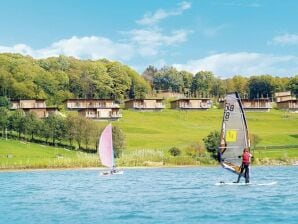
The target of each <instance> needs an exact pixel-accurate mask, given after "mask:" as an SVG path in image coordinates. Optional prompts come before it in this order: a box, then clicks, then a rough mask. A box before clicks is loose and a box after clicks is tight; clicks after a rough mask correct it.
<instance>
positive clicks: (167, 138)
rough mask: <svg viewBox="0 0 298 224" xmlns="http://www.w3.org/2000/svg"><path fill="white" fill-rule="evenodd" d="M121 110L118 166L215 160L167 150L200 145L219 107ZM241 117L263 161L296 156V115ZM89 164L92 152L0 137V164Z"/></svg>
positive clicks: (214, 125)
mask: <svg viewBox="0 0 298 224" xmlns="http://www.w3.org/2000/svg"><path fill="white" fill-rule="evenodd" d="M122 113H123V118H121V119H120V120H119V121H114V122H113V125H117V126H119V127H120V128H121V129H122V130H123V132H124V134H125V136H126V149H125V150H124V153H123V156H122V158H120V159H118V161H117V162H118V164H119V165H122V166H135V165H149V166H150V165H164V164H166V165H170V164H176V165H177V164H178V165H179V164H180V165H187V164H188V165H198V164H215V162H213V161H211V160H210V159H209V157H208V155H206V158H200V159H199V160H195V159H193V158H190V157H189V156H186V154H185V153H182V155H181V156H180V157H172V156H170V155H169V154H168V153H167V151H168V150H169V149H170V148H171V147H173V146H175V147H178V148H179V149H181V150H182V152H183V151H184V150H185V149H186V148H189V147H190V146H191V145H193V144H200V145H201V146H203V142H202V139H203V138H204V137H206V136H207V135H208V134H209V133H210V132H211V131H215V130H217V131H220V128H221V120H222V113H223V111H222V110H220V109H211V110H208V111H175V110H164V111H162V112H136V111H129V110H124V111H122ZM246 116H247V123H248V127H249V132H250V134H254V135H257V136H258V138H259V139H260V141H259V143H258V144H257V148H258V149H257V150H255V157H256V159H257V162H258V163H261V164H264V163H267V162H266V159H270V160H273V159H277V160H279V161H283V160H284V161H288V159H289V158H290V159H293V161H295V160H296V159H298V147H297V145H298V114H290V113H285V112H282V111H278V110H272V111H270V112H269V113H261V112H247V113H246ZM106 124H107V122H98V125H99V126H102V127H103V126H105V125H106ZM295 145H296V147H295ZM207 157H208V158H207ZM268 164H269V163H268ZM90 166H98V158H97V155H94V154H87V153H82V152H77V151H69V150H66V149H61V148H54V147H48V146H43V145H38V144H33V143H24V142H20V141H16V140H8V141H6V140H3V139H2V140H0V168H50V167H51V168H53V167H90Z"/></svg>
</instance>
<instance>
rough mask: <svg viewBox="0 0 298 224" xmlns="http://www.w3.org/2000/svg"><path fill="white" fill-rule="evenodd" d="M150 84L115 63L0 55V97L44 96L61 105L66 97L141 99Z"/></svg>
mask: <svg viewBox="0 0 298 224" xmlns="http://www.w3.org/2000/svg"><path fill="white" fill-rule="evenodd" d="M149 92H150V85H149V84H148V82H146V81H145V80H144V79H143V78H142V77H141V76H140V75H139V74H138V73H137V72H136V71H134V70H133V69H131V68H129V67H128V66H126V65H123V64H121V63H119V62H113V61H108V60H105V59H103V60H97V61H91V60H78V59H75V58H73V57H66V56H59V57H51V58H47V59H39V60H37V59H33V58H32V57H30V56H23V55H20V54H11V53H2V54H0V96H6V97H7V98H10V99H20V98H22V99H36V98H38V99H46V100H47V104H48V105H61V104H62V102H63V101H64V100H65V99H69V98H109V99H114V100H115V101H122V100H123V99H125V98H144V97H145V96H146V94H148V93H149Z"/></svg>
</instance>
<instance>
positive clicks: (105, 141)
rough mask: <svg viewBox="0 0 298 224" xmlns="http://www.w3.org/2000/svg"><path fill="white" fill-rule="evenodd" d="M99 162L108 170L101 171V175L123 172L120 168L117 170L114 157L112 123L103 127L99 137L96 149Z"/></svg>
mask: <svg viewBox="0 0 298 224" xmlns="http://www.w3.org/2000/svg"><path fill="white" fill-rule="evenodd" d="M97 151H98V153H99V158H100V161H101V164H102V165H103V166H105V167H107V168H109V170H106V171H103V172H102V173H101V175H114V174H123V171H122V170H117V169H116V165H115V159H114V149H113V138H112V124H109V125H108V126H106V127H105V129H104V130H103V132H102V133H101V136H100V138H99V144H98V149H97Z"/></svg>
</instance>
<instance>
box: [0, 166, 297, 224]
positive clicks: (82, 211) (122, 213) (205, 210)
mask: <svg viewBox="0 0 298 224" xmlns="http://www.w3.org/2000/svg"><path fill="white" fill-rule="evenodd" d="M297 173H298V166H292V167H254V168H253V169H252V172H251V176H252V180H251V182H252V183H266V182H272V181H277V184H276V185H272V186H258V185H254V184H252V185H250V186H216V185H215V183H217V182H219V181H226V182H232V181H235V180H236V176H234V175H233V174H230V173H229V172H228V171H225V170H223V169H221V168H219V167H214V168H167V169H127V170H125V173H124V175H114V176H109V177H104V176H100V175H99V171H98V170H67V171H30V172H2V173H0V189H1V190H0V223H5V224H9V223H21V224H26V223H30V224H31V223H39V224H42V223H63V224H68V223H71V224H76V223H84V224H85V223H86V224H87V223H88V224H89V223H109V224H112V223H253V224H256V223H298V178H297Z"/></svg>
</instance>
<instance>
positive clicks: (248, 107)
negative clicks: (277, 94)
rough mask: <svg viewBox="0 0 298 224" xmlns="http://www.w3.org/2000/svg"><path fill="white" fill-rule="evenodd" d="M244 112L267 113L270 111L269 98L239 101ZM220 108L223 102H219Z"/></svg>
mask: <svg viewBox="0 0 298 224" xmlns="http://www.w3.org/2000/svg"><path fill="white" fill-rule="evenodd" d="M241 102H242V106H243V109H244V110H245V111H254V112H269V111H270V109H272V105H271V102H270V100H269V98H259V99H241ZM219 105H220V108H223V107H224V100H223V99H222V100H220V101H219Z"/></svg>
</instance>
